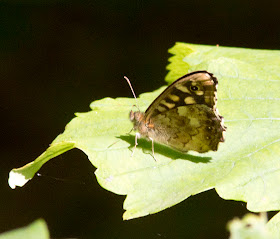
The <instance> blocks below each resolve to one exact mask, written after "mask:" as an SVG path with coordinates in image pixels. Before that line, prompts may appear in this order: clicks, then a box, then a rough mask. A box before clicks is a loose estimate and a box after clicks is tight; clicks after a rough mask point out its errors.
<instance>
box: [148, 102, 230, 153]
mask: <svg viewBox="0 0 280 239" xmlns="http://www.w3.org/2000/svg"><path fill="white" fill-rule="evenodd" d="M221 122H222V119H221V118H220V117H219V116H218V115H216V114H215V112H214V111H213V110H212V109H211V108H209V107H208V106H206V105H188V106H179V107H177V108H174V109H171V110H168V111H165V112H163V113H161V114H158V115H156V116H155V117H153V118H152V122H151V123H152V125H153V127H152V130H149V131H148V132H149V133H148V137H150V138H152V139H154V140H155V141H156V142H159V143H163V144H166V145H168V146H170V147H172V148H175V149H176V150H179V151H182V152H186V151H189V150H194V151H197V152H199V153H204V152H207V151H209V150H213V151H216V150H217V149H218V144H219V143H220V142H223V141H224V136H223V132H224V131H225V128H224V126H223V125H222V124H221Z"/></svg>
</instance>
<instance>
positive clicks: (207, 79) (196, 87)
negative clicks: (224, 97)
mask: <svg viewBox="0 0 280 239" xmlns="http://www.w3.org/2000/svg"><path fill="white" fill-rule="evenodd" d="M217 84H218V81H217V79H216V78H215V77H214V76H213V74H211V73H209V72H207V71H196V72H192V73H190V74H187V75H184V76H182V77H181V78H179V79H178V80H176V81H175V82H173V83H172V84H171V85H170V86H168V87H167V88H166V90H165V91H164V92H162V93H161V94H160V95H159V96H158V97H157V98H156V99H155V100H154V102H153V103H152V104H151V105H150V107H149V108H148V109H147V110H146V112H145V116H146V120H149V118H154V117H155V116H156V115H158V114H161V113H163V112H165V111H168V110H172V109H174V108H177V107H180V106H185V105H193V104H204V105H207V106H208V107H209V108H212V109H214V108H215V107H216V101H217V100H216V92H217ZM214 110H215V109H214Z"/></svg>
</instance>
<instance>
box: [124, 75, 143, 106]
mask: <svg viewBox="0 0 280 239" xmlns="http://www.w3.org/2000/svg"><path fill="white" fill-rule="evenodd" d="M124 79H126V81H127V83H128V85H129V87H130V89H131V91H132V94H133V96H134V98H135V102H136V107H137V109H138V110H139V111H140V108H139V106H138V103H137V98H136V95H135V93H134V90H133V88H132V85H131V83H130V80H129V79H128V78H127V77H126V76H124Z"/></svg>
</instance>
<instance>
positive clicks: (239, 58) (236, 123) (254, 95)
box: [9, 43, 280, 219]
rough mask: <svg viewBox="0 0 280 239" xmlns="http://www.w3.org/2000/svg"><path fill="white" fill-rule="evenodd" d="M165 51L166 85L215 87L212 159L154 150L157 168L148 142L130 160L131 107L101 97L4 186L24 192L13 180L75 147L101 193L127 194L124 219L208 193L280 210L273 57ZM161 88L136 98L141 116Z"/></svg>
mask: <svg viewBox="0 0 280 239" xmlns="http://www.w3.org/2000/svg"><path fill="white" fill-rule="evenodd" d="M170 52H171V53H172V54H174V56H172V57H171V59H170V61H171V63H170V65H169V66H168V69H169V70H170V72H169V74H168V75H167V78H166V79H167V81H168V82H171V81H174V80H175V79H176V78H178V77H179V76H182V75H183V74H186V73H187V72H190V71H194V70H208V71H210V72H212V73H214V75H215V76H216V77H217V78H218V80H219V87H218V109H219V112H220V113H221V115H223V116H224V117H225V124H226V126H227V127H228V130H227V134H226V142H225V143H222V144H220V147H219V150H218V151H217V152H209V153H205V154H199V153H196V152H189V153H188V154H183V153H179V152H177V151H174V150H172V149H170V148H168V147H166V146H163V145H159V144H156V145H155V156H156V158H157V160H158V161H157V162H155V160H154V159H153V157H152V155H151V142H148V141H146V140H145V139H142V140H139V141H138V143H139V145H138V146H137V148H136V150H135V152H134V155H133V157H131V152H132V148H133V147H134V145H135V143H134V135H129V134H127V133H128V132H129V131H130V130H131V129H132V123H131V122H130V121H129V119H128V113H129V111H130V110H131V109H132V105H134V104H135V100H134V99H126V98H117V99H111V98H105V99H102V100H99V101H95V102H93V103H92V104H91V109H92V111H90V112H87V113H78V114H76V116H77V117H76V118H74V119H73V120H72V121H71V122H70V123H69V124H68V125H67V127H66V129H65V131H64V133H63V134H61V135H59V136H58V137H57V138H56V139H55V140H54V141H53V143H52V144H51V146H50V148H49V149H47V151H46V152H45V154H43V155H41V156H40V157H39V158H37V160H35V161H34V162H36V163H33V164H31V165H27V166H25V167H27V168H28V170H26V168H25V167H23V168H21V169H14V170H12V172H11V175H10V179H9V182H12V183H10V185H12V186H13V185H14V186H16V185H19V186H22V183H21V184H20V183H17V180H15V177H14V174H13V173H16V176H19V175H21V176H24V178H25V179H30V178H31V177H32V176H33V175H34V172H35V171H37V170H38V169H39V168H40V167H41V166H42V164H43V163H45V162H46V161H47V160H49V159H50V158H51V157H54V156H57V155H58V154H60V153H62V152H65V151H66V150H68V149H71V148H73V147H76V148H79V149H81V150H82V151H83V152H85V153H86V154H87V155H88V157H89V160H90V161H91V163H92V164H93V165H94V166H95V167H96V168H97V170H96V172H95V174H96V177H97V180H98V182H99V183H100V185H101V186H102V187H104V188H105V189H107V190H109V191H112V192H114V193H117V194H121V195H127V198H126V200H125V202H124V209H125V210H126V212H125V213H124V216H123V217H124V219H131V218H135V217H140V216H145V215H148V214H151V213H156V212H159V211H161V210H163V209H166V208H168V207H171V206H173V205H175V204H177V203H179V202H181V201H183V200H185V199H186V198H187V197H189V196H191V195H195V194H198V193H200V192H203V191H206V190H209V189H212V188H216V190H217V192H218V194H219V195H220V196H221V197H222V198H225V199H233V200H241V201H245V202H248V204H247V207H248V209H249V210H251V211H267V210H279V208H280V187H279V186H278V182H279V180H280V173H279V172H280V171H279V168H280V160H279V151H280V147H279V146H280V139H279V129H280V120H279V119H280V111H279V108H280V98H279V96H280V75H279V73H278V71H277V70H278V69H279V67H280V54H279V51H269V50H252V49H241V48H230V47H217V46H201V45H192V44H184V43H178V44H176V45H175V46H174V47H173V48H172V49H171V50H170ZM164 89H165V87H162V88H160V89H159V90H157V91H155V92H152V93H145V94H142V95H140V98H139V100H138V103H139V105H140V108H141V110H142V111H144V110H145V109H146V108H147V107H148V106H149V104H150V103H151V102H152V101H153V100H154V99H155V98H156V97H157V96H158V95H159V94H160V92H162V91H163V90H164ZM40 162H42V163H41V164H40ZM26 172H28V175H26ZM30 172H32V173H30Z"/></svg>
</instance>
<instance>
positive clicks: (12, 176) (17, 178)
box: [8, 170, 30, 189]
mask: <svg viewBox="0 0 280 239" xmlns="http://www.w3.org/2000/svg"><path fill="white" fill-rule="evenodd" d="M29 180H30V178H26V177H25V176H24V175H23V174H21V173H18V172H15V171H14V170H12V171H11V172H10V173H9V180H8V183H9V186H10V187H11V188H12V189H15V188H16V186H19V187H22V186H23V185H24V184H26V183H27V182H28V181H29Z"/></svg>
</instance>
